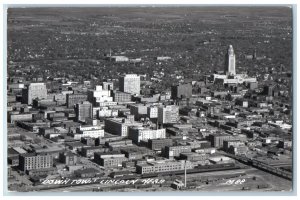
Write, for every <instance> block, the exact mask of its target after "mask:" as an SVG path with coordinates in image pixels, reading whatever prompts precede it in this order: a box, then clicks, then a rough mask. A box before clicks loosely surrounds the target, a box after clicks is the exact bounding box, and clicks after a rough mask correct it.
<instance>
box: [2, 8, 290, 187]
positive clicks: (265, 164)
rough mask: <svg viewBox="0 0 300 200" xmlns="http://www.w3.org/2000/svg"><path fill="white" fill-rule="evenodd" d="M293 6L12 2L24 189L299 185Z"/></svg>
mask: <svg viewBox="0 0 300 200" xmlns="http://www.w3.org/2000/svg"><path fill="white" fill-rule="evenodd" d="M292 11H293V10H292V8H290V7H288V6H276V7H266V6H264V7H259V6H248V7H239V6H234V7H230V6H223V7H218V6H214V7H208V6H206V7H204V6H193V7H188V6H181V7H171V6H170V7H155V6H148V7H147V6H144V7H76V8H75V7H73V8H72V7H56V8H54V7H53V8H51V7H43V8H30V7H27V8H9V9H8V11H7V81H6V82H7V98H6V100H7V102H6V104H7V133H5V134H6V135H7V166H6V167H7V186H8V190H9V191H11V192H39V193H42V192H172V191H174V192H175V191H177V192H178V191H185V192H188V191H197V192H215V191H216V192H227V191H230V192H237V191H238V192H243V191H244V192H266V191H272V192H275V191H278V192H291V191H292V190H293V177H294V174H293V131H292V130H293V129H292V128H293V127H292V125H293V113H292V111H293V107H292V105H293V104H292V98H293V84H292V76H293V74H292V69H293V57H292V55H293V23H292V21H293V17H292Z"/></svg>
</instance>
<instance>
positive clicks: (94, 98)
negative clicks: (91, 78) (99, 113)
mask: <svg viewBox="0 0 300 200" xmlns="http://www.w3.org/2000/svg"><path fill="white" fill-rule="evenodd" d="M87 95H88V96H87V99H88V101H89V102H91V103H92V104H93V106H96V107H99V106H108V105H110V104H109V103H110V102H113V97H112V96H111V90H105V89H103V87H102V86H101V85H96V88H95V90H89V91H88V93H87Z"/></svg>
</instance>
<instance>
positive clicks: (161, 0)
mask: <svg viewBox="0 0 300 200" xmlns="http://www.w3.org/2000/svg"><path fill="white" fill-rule="evenodd" d="M2 2H3V3H2V6H3V5H4V4H9V5H11V6H13V4H23V5H25V4H29V5H33V4H47V5H50V4H65V5H66V4H73V5H74V4H92V5H95V4H111V5H112V4H135V5H136V4H148V5H149V4H177V5H179V4H210V5H212V4H219V5H220V4H221V5H224V4H240V5H241V4H247V5H251V4H255V5H259V4H271V5H274V4H294V5H297V4H298V1H297V0H285V1H284V0H260V1H253V0H252V1H249V0H248V1H246V0H227V1H224V0H201V1H197V0H110V1H96V0H84V1H82V0H73V1H70V0H51V1H50V0H47V1H46V0H27V1H26V0H2ZM297 10H298V9H297ZM1 11H2V12H1V15H0V23H1V25H0V26H1V31H0V37H1V42H0V44H1V49H0V53H1V55H2V56H1V60H0V63H1V72H3V69H2V67H3V62H4V60H3V59H4V55H3V52H4V48H3V47H4V46H3V45H4V42H5V40H4V35H3V34H4V30H3V16H4V15H3V8H2V9H1ZM299 21H300V20H299V14H298V15H297V27H300V26H299ZM295 28H296V27H295ZM298 36H299V33H298V32H297V38H299V37H298ZM294 45H296V48H297V47H298V45H299V39H297V43H296V44H294ZM296 57H299V51H298V48H297V56H296ZM296 67H297V66H294V68H296ZM299 73H300V70H299V69H298V70H297V75H296V77H300V76H299ZM4 79H6V75H5V74H3V73H0V80H1V81H0V83H1V86H0V91H1V98H0V109H1V111H2V113H3V112H6V111H5V110H3V103H4V102H3V98H4V95H6V94H4V90H3V89H4V88H3V80H4ZM294 81H295V82H294V86H293V87H297V95H298V94H300V92H299V90H300V87H299V85H298V81H297V79H296V80H294ZM297 99H298V98H297ZM294 108H295V107H294ZM296 109H297V110H294V114H296V113H299V106H297V108H296ZM0 122H3V115H2V114H1V115H0ZM298 122H299V117H297V121H296V122H294V123H295V124H299V123H298ZM3 125H4V124H3V123H1V129H0V130H3ZM0 133H2V132H0ZM2 134H3V133H2ZM295 134H297V133H295ZM299 138H300V136H299V135H298V137H297V144H299ZM0 146H1V147H3V141H2V140H0ZM0 155H1V160H0V168H1V169H0V179H1V184H0V188H1V193H2V195H3V182H2V181H3V180H2V177H3V164H4V163H3V161H6V158H3V154H0ZM297 160H299V153H297ZM297 166H298V163H297ZM297 180H299V172H298V173H297ZM297 182H298V181H297ZM297 186H298V188H297V191H298V193H299V183H298V184H297ZM237 195H238V193H237ZM241 195H242V193H241ZM19 198H24V197H22V196H4V199H19ZM25 198H26V197H25ZM27 198H30V199H33V200H34V199H39V200H40V198H43V199H45V200H47V199H51V198H59V199H61V198H66V197H58V196H43V197H39V196H30V197H29V196H28V197H27ZM71 198H72V199H74V200H77V199H82V198H83V197H82V196H72V197H71ZM87 198H91V199H96V198H97V199H99V198H105V199H106V198H113V197H112V196H100V197H97V196H89V197H87ZM116 198H119V199H120V198H122V200H123V199H124V200H127V199H133V198H138V199H140V198H143V199H151V200H153V198H159V197H157V196H148V197H147V196H132V197H131V196H123V197H121V196H118V197H116ZM161 198H166V197H161ZM171 198H172V199H174V200H175V199H180V200H182V198H184V197H183V196H172V197H171ZM187 198H189V199H199V198H205V199H207V198H209V199H210V198H212V199H220V200H221V199H222V200H224V199H241V198H242V199H243V200H244V199H245V200H248V199H251V200H252V199H253V198H258V199H261V198H264V199H266V200H267V199H272V200H276V199H297V197H296V196H263V197H259V196H257V197H256V196H243V197H239V196H212V197H208V196H189V197H187Z"/></svg>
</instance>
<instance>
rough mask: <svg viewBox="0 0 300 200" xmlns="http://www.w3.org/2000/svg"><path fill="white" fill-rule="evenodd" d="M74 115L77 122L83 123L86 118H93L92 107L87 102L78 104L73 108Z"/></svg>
mask: <svg viewBox="0 0 300 200" xmlns="http://www.w3.org/2000/svg"><path fill="white" fill-rule="evenodd" d="M75 113H76V119H77V121H82V122H85V121H86V118H92V117H93V106H92V104H91V103H90V102H88V101H84V102H82V103H78V104H76V107H75Z"/></svg>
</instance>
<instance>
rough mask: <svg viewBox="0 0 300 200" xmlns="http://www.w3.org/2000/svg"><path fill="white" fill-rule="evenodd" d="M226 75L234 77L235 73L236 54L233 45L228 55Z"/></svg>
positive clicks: (230, 46)
mask: <svg viewBox="0 0 300 200" xmlns="http://www.w3.org/2000/svg"><path fill="white" fill-rule="evenodd" d="M225 74H226V75H228V76H234V75H236V73H235V54H234V50H233V47H232V45H229V48H228V51H227V54H226V64H225Z"/></svg>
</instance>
